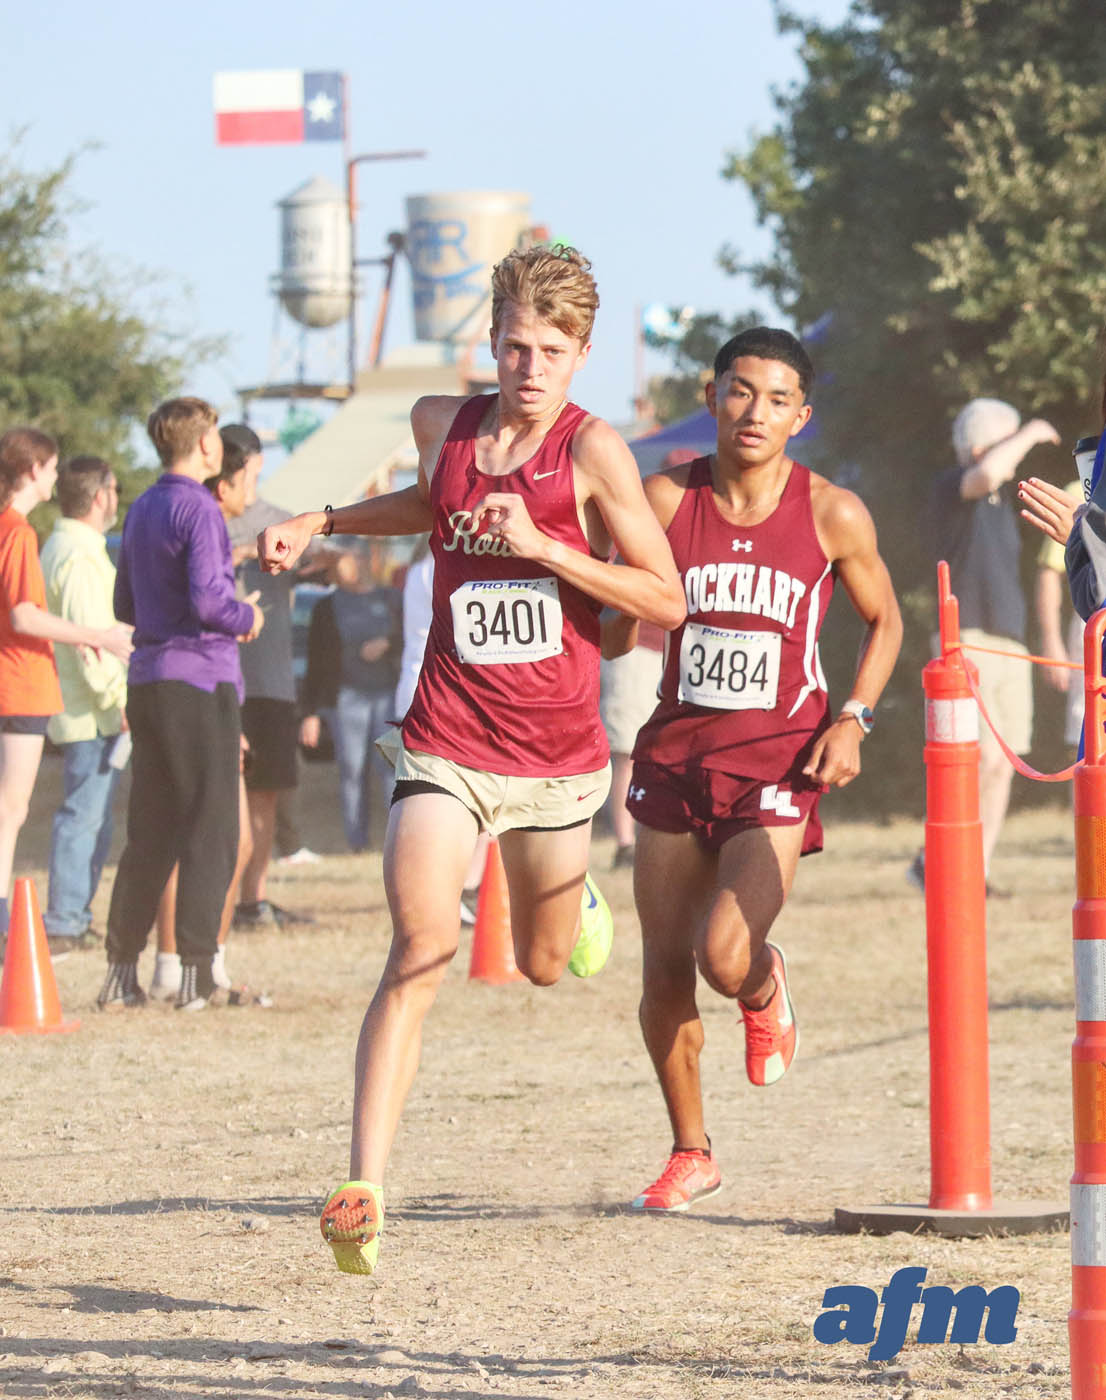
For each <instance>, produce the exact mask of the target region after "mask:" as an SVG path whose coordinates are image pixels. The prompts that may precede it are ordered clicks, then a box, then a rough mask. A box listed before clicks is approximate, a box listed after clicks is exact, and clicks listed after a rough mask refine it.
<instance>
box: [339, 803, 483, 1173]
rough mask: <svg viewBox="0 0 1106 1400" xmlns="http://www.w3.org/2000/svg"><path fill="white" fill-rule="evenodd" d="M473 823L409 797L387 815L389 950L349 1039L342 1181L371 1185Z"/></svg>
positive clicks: (453, 933) (417, 1045) (440, 957)
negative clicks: (349, 1120)
mask: <svg viewBox="0 0 1106 1400" xmlns="http://www.w3.org/2000/svg"><path fill="white" fill-rule="evenodd" d="M476 835H477V827H476V819H475V817H474V816H473V815H472V813H471V812H470V811H469V810H468V808H467V807H465V806H464V805H463V804H462V803H461V802H459V801H458V800H457V798H455V797H451V796H449V795H447V794H445V793H442V794H441V795H439V794H437V793H418V794H416V795H414V796H412V797H407V798H404V799H403V800H402V801H400V802H397V803H396V805H395V806H394V807H393V808H392V811H391V816H390V819H389V822H388V834H387V837H386V840H385V846H384V882H385V887H386V889H387V892H388V906H389V908H390V910H391V914H392V929H393V932H392V946H391V948H390V950H389V953H388V961H387V963H386V964H385V967H384V972H383V975H382V976H381V979H380V984H379V986H378V987H377V989H376V993H375V995H374V996H373V999H372V1001H371V1002H370V1004H369V1009H368V1010H367V1011H366V1013H365V1019H364V1021H363V1023H362V1026H361V1035H360V1037H359V1039H358V1042H357V1059H356V1070H355V1074H356V1081H355V1089H354V1100H353V1135H352V1143H351V1147H350V1179H351V1180H352V1181H370V1182H373V1183H374V1184H376V1185H380V1183H381V1182H382V1181H383V1179H384V1168H385V1165H386V1163H387V1160H388V1154H389V1152H390V1151H391V1147H392V1140H393V1138H394V1137H395V1133H396V1128H397V1126H398V1124H399V1117H400V1113H401V1112H402V1109H403V1103H404V1100H405V1099H406V1097H407V1092H408V1090H409V1089H410V1087H411V1083H412V1081H413V1080H414V1077H415V1071H416V1069H417V1068H418V1063H419V1052H420V1049H421V1045H422V1023H423V1019H424V1017H425V1016H426V1013H427V1011H429V1009H430V1006H431V1004H432V1003H433V1001H434V997H435V995H436V994H437V991H438V987H439V985H440V983H441V980H442V978H443V976H444V975H445V971H446V968H447V967H448V966H449V963H450V960H451V959H452V957H453V955H454V953H455V952H456V951H457V942H458V937H459V934H460V917H459V914H458V910H459V907H460V901H461V887H462V885H463V883H464V878H465V871H466V869H467V868H468V863H469V860H470V858H471V856H472V849H473V846H474V844H475V842H476Z"/></svg>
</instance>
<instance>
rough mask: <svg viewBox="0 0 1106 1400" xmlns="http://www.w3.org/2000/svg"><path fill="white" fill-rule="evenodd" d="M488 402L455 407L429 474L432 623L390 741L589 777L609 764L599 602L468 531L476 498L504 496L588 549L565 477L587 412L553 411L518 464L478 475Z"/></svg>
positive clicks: (494, 768) (569, 407)
mask: <svg viewBox="0 0 1106 1400" xmlns="http://www.w3.org/2000/svg"><path fill="white" fill-rule="evenodd" d="M489 401H490V400H489V398H488V397H487V396H481V397H477V398H472V399H469V400H468V402H467V403H464V404H462V406H461V408H460V410H459V411H458V413H457V416H456V418H455V419H454V420H453V426H452V427H451V428H450V430H449V436H448V437H447V438H446V441H445V444H444V446H443V447H442V451H441V455H440V456H439V458H438V463H437V466H436V468H435V470H434V475H433V477H432V478H431V482H430V501H431V505H432V507H433V511H434V527H433V531H432V533H431V537H430V548H431V551H432V553H433V555H434V609H433V619H432V621H431V624H430V635H429V637H428V639H427V644H426V656H425V659H424V661H423V668H422V673H421V675H420V676H419V682H418V686H417V687H416V690H415V697H414V699H413V700H412V702H411V708H410V709H409V710H408V712H407V717H406V719H405V720H404V722H403V741H404V743H405V744H406V745H407V747H408V748H409V749H415V750H419V751H421V752H422V753H431V754H436V755H438V756H439V757H441V758H448V759H451V760H452V761H453V762H454V763H460V764H463V765H464V766H465V767H467V768H480V769H483V770H484V771H485V772H489V773H499V774H503V775H505V776H508V777H538V778H540V777H558V778H559V777H566V776H568V775H570V774H575V773H594V772H595V771H596V770H597V769H600V768H602V767H603V766H604V765H605V764H606V762H607V760H608V758H609V756H610V751H609V749H608V747H607V739H606V735H605V734H604V733H603V726H602V725H601V724H600V722H599V606H600V605H599V603H598V602H596V600H595V599H594V598H590V597H589V596H588V595H587V594H586V593H582V592H581V591H580V590H579V589H578V588H574V587H573V586H572V585H571V584H568V583H565V581H564V580H563V579H559V578H558V577H557V576H556V574H554V573H551V572H550V571H549V570H548V569H545V568H543V567H542V566H541V565H540V564H536V563H534V562H532V561H531V560H527V559H518V558H516V557H515V556H514V555H513V554H511V553H510V550H509V548H508V546H507V545H506V544H505V543H504V542H503V541H502V540H498V539H494V538H493V537H492V536H490V535H488V534H487V533H486V532H481V533H479V534H474V533H473V528H472V517H473V512H474V511H475V509H476V507H477V506H478V505H479V504H480V502H481V501H482V500H483V499H484V497H485V496H487V495H489V494H490V493H491V492H493V491H514V492H517V493H518V495H520V496H521V497H522V499H523V500H524V501H525V503H526V509H527V510H528V511H529V513H530V518H531V520H533V522H534V524H535V525H536V526H537V528H538V529H539V530H541V531H542V533H543V534H546V535H548V536H550V538H551V539H555V540H559V541H560V542H561V543H562V544H565V545H567V546H568V547H569V548H570V549H576V550H579V551H580V553H582V554H587V553H590V550H589V547H588V542H587V539H586V537H585V536H584V532H583V530H582V529H581V528H580V521H579V518H578V516H577V514H576V492H575V485H574V482H573V468H572V439H573V437H574V435H575V433H576V430H577V429H578V428H579V426H580V424H581V423H582V422H583V421H584V419H585V418H587V416H588V415H587V414H586V413H585V412H584V410H583V409H582V408H577V406H576V405H575V404H566V405H565V407H564V408H563V409H562V410H561V414H560V417H559V418H558V419H557V421H556V422H555V423H554V424H553V426H552V427H551V428H550V429H549V432H548V433H546V435H545V438H544V440H543V441H542V444H541V446H540V447H539V448H538V450H537V452H536V453H535V454H534V456H533V457H531V458H530V460H529V461H528V462H525V463H524V464H523V465H522V466H521V467H518V468H516V470H515V471H513V472H509V473H508V474H507V475H505V476H490V475H488V474H487V473H486V472H482V471H480V470H479V468H478V467H477V465H476V445H475V439H476V434H477V431H478V429H479V425H480V420H481V418H482V417H483V416H484V412H485V410H486V409H487V406H488V403H489Z"/></svg>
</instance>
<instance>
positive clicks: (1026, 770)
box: [949, 645, 1083, 783]
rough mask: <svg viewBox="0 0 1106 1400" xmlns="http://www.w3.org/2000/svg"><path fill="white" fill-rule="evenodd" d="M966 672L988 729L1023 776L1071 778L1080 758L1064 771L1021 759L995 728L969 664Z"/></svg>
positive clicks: (1055, 780) (1043, 779) (1010, 653)
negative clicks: (1038, 766) (1047, 769)
mask: <svg viewBox="0 0 1106 1400" xmlns="http://www.w3.org/2000/svg"><path fill="white" fill-rule="evenodd" d="M963 650H964V648H962V647H961V646H959V645H957V646H953V647H950V648H949V651H959V652H961V653H963ZM972 650H973V651H987V650H988V648H987V647H973V648H972ZM995 655H997V656H1017V657H1022V653H1020V652H1016V651H1002V652H996V653H995ZM1022 659H1025V660H1029V661H1035V660H1037V659H1038V658H1036V657H1032V656H1031V657H1023V658H1022ZM1054 664H1056V665H1060V664H1063V665H1071V664H1072V663H1071V662H1063V663H1060V662H1056V663H1054ZM1076 669H1078V670H1082V669H1083V668H1082V667H1081V666H1080V667H1077V668H1076ZM964 674H965V675H966V676H967V678H968V685H969V687H970V688H971V692H972V694H973V695H974V696H975V703H976V704H977V705H978V706H979V713H980V714H981V715H982V716H983V718H984V719H985V720H986V721H987V728H988V729H989V730H990V731H991V733H992V734H993V735H994V736H995V740H996V742H997V743H998V746H999V748H1000V749H1001V750H1002V751H1003V753H1004V754H1005V755H1006V757H1007V758H1008V759H1009V760H1010V762H1011V763H1012V764H1013V765H1014V768H1015V770H1016V771H1017V772H1019V773H1020V774H1021V775H1022V777H1023V778H1032V779H1033V780H1034V781H1035V782H1038V783H1066V782H1067V781H1068V780H1069V779H1070V778H1071V776H1072V774H1073V773H1074V772H1075V770H1076V769H1077V768H1078V767H1080V765H1081V764H1082V762H1083V760H1082V759H1080V760H1079V762H1077V763H1073V764H1072V765H1071V767H1070V768H1065V769H1064V770H1063V772H1061V773H1038V772H1037V770H1036V768H1031V767H1030V766H1029V764H1028V763H1026V762H1024V760H1023V759H1021V758H1020V757H1019V756H1018V755H1017V754H1016V753H1015V752H1014V750H1013V749H1012V748H1011V747H1010V745H1009V744H1008V743H1007V742H1006V740H1005V739H1004V738H1003V737H1002V735H1001V734H1000V733H999V732H998V730H997V729H996V728H995V726H994V723H993V721H992V719H991V716H990V715H989V714H988V713H987V707H986V706H985V705H984V703H983V697H982V695H980V693H979V687H978V686H977V685H976V683H975V677H974V676H973V675H972V673H971V671H970V670H969V669H968V667H967V666H965V667H964Z"/></svg>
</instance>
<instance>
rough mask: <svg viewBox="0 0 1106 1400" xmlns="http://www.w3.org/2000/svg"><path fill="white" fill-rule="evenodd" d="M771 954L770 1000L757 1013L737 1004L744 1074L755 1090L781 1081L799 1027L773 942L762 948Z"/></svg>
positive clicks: (780, 954)
mask: <svg viewBox="0 0 1106 1400" xmlns="http://www.w3.org/2000/svg"><path fill="white" fill-rule="evenodd" d="M764 946H765V947H766V948H767V949H768V951H769V952H770V953H771V954H772V972H773V975H774V976H775V979H776V990H775V991H774V992H773V993H772V1000H771V1001H770V1002H769V1003H768V1005H767V1006H765V1007H762V1008H761V1009H760V1010H759V1011H754V1010H753V1009H752V1008H751V1007H748V1006H746V1005H745V1003H744V1002H740V1003H739V1005H740V1007H741V1016H742V1019H743V1020H744V1022H745V1073H746V1074H747V1075H748V1076H749V1083H750V1084H755V1085H756V1086H757V1087H758V1088H764V1087H765V1086H766V1085H768V1084H775V1083H776V1082H777V1081H778V1080H780V1079H782V1078H783V1077H784V1075H785V1074H786V1073H787V1071H788V1068H789V1067H790V1065H791V1061H792V1060H793V1059H794V1058H795V1051H796V1050H797V1049H798V1048H799V1027H798V1026H797V1025H796V1024H795V1008H794V1007H793V1006H792V1005H791V993H790V992H789V991H788V990H787V963H786V961H785V960H784V956H783V949H782V948H777V947H776V945H775V944H774V943H766V944H765V945H764Z"/></svg>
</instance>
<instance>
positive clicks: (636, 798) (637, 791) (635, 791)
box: [626, 783, 645, 802]
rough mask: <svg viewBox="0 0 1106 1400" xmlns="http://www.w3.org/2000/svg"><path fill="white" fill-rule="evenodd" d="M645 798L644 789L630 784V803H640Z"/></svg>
mask: <svg viewBox="0 0 1106 1400" xmlns="http://www.w3.org/2000/svg"><path fill="white" fill-rule="evenodd" d="M644 796H645V789H644V788H643V787H640V788H636V787H634V785H633V783H631V784H630V791H629V792H628V793H627V794H626V797H627V799H628V800H629V801H630V802H640V801H641V799H642V798H643V797H644Z"/></svg>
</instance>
